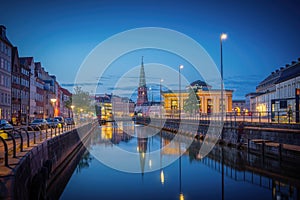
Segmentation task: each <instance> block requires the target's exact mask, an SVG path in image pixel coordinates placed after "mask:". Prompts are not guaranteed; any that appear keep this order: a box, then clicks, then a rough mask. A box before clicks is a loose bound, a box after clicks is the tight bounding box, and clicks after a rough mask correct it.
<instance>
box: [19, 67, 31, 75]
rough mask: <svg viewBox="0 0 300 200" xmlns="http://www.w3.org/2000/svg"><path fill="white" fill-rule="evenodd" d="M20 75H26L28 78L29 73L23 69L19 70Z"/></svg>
mask: <svg viewBox="0 0 300 200" xmlns="http://www.w3.org/2000/svg"><path fill="white" fill-rule="evenodd" d="M21 73H22V74H24V75H26V76H29V71H28V70H26V69H24V68H22V69H21Z"/></svg>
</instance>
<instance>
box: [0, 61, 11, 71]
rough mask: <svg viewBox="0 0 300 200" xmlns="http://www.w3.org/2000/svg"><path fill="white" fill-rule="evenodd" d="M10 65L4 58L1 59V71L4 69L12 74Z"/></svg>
mask: <svg viewBox="0 0 300 200" xmlns="http://www.w3.org/2000/svg"><path fill="white" fill-rule="evenodd" d="M10 64H11V63H10V61H8V60H6V59H4V58H0V68H1V69H4V70H6V71H8V72H10V71H11V65H10Z"/></svg>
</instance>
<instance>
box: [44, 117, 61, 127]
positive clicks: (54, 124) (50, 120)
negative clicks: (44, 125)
mask: <svg viewBox="0 0 300 200" xmlns="http://www.w3.org/2000/svg"><path fill="white" fill-rule="evenodd" d="M47 122H48V126H49V127H51V128H57V127H58V126H59V124H60V123H59V120H58V119H53V118H48V119H47Z"/></svg>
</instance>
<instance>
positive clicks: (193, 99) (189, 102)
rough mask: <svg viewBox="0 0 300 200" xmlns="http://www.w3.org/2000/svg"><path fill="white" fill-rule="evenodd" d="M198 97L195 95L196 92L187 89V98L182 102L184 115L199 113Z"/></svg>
mask: <svg viewBox="0 0 300 200" xmlns="http://www.w3.org/2000/svg"><path fill="white" fill-rule="evenodd" d="M199 103H200V102H199V97H198V95H197V94H196V90H194V89H192V88H189V96H188V98H187V99H186V100H185V101H184V104H183V110H184V111H185V112H186V113H189V114H193V113H197V112H198V111H199Z"/></svg>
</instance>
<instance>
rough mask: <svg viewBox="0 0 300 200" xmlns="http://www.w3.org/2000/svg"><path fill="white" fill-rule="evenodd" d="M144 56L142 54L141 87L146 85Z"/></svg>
mask: <svg viewBox="0 0 300 200" xmlns="http://www.w3.org/2000/svg"><path fill="white" fill-rule="evenodd" d="M143 58H144V56H142V65H141V71H140V83H139V87H146V78H145V69H144V61H143Z"/></svg>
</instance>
